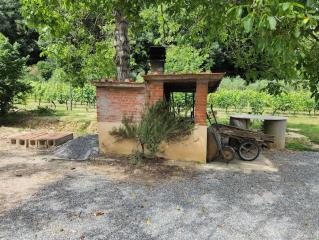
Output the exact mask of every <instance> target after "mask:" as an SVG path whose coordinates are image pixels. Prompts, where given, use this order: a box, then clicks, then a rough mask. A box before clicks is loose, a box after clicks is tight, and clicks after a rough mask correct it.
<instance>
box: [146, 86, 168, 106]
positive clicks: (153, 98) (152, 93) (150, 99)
mask: <svg viewBox="0 0 319 240" xmlns="http://www.w3.org/2000/svg"><path fill="white" fill-rule="evenodd" d="M163 86H164V84H163V82H150V83H148V84H146V89H147V104H149V105H152V104H154V103H156V102H157V101H159V100H162V99H163V97H164V87H163Z"/></svg>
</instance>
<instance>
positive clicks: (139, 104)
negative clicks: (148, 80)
mask: <svg viewBox="0 0 319 240" xmlns="http://www.w3.org/2000/svg"><path fill="white" fill-rule="evenodd" d="M96 97H97V120H98V122H120V121H121V120H122V119H123V117H124V116H133V117H134V119H135V120H139V119H140V117H141V113H142V112H143V110H144V107H145V88H133V87H127V88H124V87H121V88H110V87H97V90H96Z"/></svg>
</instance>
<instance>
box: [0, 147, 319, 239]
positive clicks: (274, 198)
mask: <svg viewBox="0 0 319 240" xmlns="http://www.w3.org/2000/svg"><path fill="white" fill-rule="evenodd" d="M266 155H267V156H268V157H271V158H272V159H274V160H273V163H274V164H275V165H276V166H277V167H278V168H279V171H278V172H264V171H254V172H252V173H244V172H240V171H236V172H234V171H216V170H215V171H214V170H207V169H206V170H205V169H200V168H199V169H198V170H196V171H197V174H193V175H191V176H188V177H187V176H186V177H183V178H180V179H178V180H174V179H170V180H169V179H168V180H167V179H166V180H164V179H163V181H160V180H159V181H158V182H157V184H155V185H147V184H142V183H139V182H134V181H131V182H130V181H116V180H114V179H113V180H112V179H110V178H108V177H105V176H102V175H100V174H92V173H90V172H86V171H73V172H72V173H70V174H68V175H66V176H65V177H64V178H63V179H60V180H58V181H57V182H54V183H51V184H50V185H47V186H46V187H44V188H43V189H41V190H40V191H38V192H37V193H35V194H34V195H33V196H32V197H31V198H29V199H28V200H27V201H24V202H23V203H22V204H21V205H19V206H17V207H15V208H13V209H11V210H8V211H7V212H5V213H4V214H2V215H0V239H8V240H9V239H10V240H11V239H23V240H26V239H45V240H49V239H82V240H83V239H121V240H122V239H138V240H142V239H183V240H184V239H191V240H195V239H201V240H204V239H236V240H237V239H245V240H246V239H254V240H257V239H276V240H279V239H312V240H315V239H319V206H318V203H319V201H318V199H319V153H311V152H269V153H266Z"/></svg>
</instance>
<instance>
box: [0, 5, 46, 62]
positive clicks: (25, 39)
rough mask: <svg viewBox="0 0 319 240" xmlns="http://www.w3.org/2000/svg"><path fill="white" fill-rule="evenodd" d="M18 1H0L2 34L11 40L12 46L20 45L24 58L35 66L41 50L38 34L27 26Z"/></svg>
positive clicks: (0, 29) (0, 31)
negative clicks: (14, 44)
mask: <svg viewBox="0 0 319 240" xmlns="http://www.w3.org/2000/svg"><path fill="white" fill-rule="evenodd" d="M20 7H21V6H20V3H19V1H18V0H1V1H0V22H1V24H0V33H2V34H3V35H4V36H6V37H7V38H8V39H9V42H10V43H11V44H13V43H15V42H17V43H19V49H18V50H19V52H20V54H21V56H22V57H26V56H29V57H28V60H27V64H34V63H36V62H37V61H38V60H39V59H40V48H39V46H38V44H37V40H38V36H39V35H38V33H37V32H36V31H35V30H33V29H30V28H28V27H27V26H26V23H25V21H24V19H23V18H22V16H21V14H20Z"/></svg>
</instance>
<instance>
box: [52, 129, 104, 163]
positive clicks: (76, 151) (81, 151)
mask: <svg viewBox="0 0 319 240" xmlns="http://www.w3.org/2000/svg"><path fill="white" fill-rule="evenodd" d="M98 152H99V140H98V136H97V134H95V135H87V136H82V137H77V138H75V139H73V140H71V141H68V142H66V143H65V144H63V145H61V146H60V147H58V148H57V149H56V150H55V151H54V153H53V159H63V160H77V161H84V160H90V159H94V157H95V156H97V155H98Z"/></svg>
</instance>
